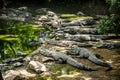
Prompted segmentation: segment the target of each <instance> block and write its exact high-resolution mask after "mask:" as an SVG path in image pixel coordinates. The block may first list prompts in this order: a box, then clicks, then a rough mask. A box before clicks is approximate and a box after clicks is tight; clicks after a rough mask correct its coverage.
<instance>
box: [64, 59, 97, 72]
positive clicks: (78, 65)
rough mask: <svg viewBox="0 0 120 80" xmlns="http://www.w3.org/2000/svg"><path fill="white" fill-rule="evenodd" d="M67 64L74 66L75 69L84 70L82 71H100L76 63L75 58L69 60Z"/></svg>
mask: <svg viewBox="0 0 120 80" xmlns="http://www.w3.org/2000/svg"><path fill="white" fill-rule="evenodd" d="M66 62H67V63H68V64H69V65H71V66H74V67H76V68H78V69H82V70H86V71H97V70H98V69H93V68H90V67H86V66H84V65H83V64H82V63H80V62H78V61H76V60H75V59H73V58H68V59H67V61H66Z"/></svg>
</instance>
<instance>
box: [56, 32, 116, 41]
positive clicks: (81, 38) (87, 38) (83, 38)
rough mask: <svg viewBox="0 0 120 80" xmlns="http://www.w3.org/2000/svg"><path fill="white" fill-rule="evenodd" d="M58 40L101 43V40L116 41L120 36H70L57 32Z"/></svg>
mask: <svg viewBox="0 0 120 80" xmlns="http://www.w3.org/2000/svg"><path fill="white" fill-rule="evenodd" d="M56 38H57V39H66V40H72V41H78V42H79V41H99V40H108V39H115V38H118V36H115V35H93V34H74V35H72V34H69V33H64V32H57V33H56Z"/></svg>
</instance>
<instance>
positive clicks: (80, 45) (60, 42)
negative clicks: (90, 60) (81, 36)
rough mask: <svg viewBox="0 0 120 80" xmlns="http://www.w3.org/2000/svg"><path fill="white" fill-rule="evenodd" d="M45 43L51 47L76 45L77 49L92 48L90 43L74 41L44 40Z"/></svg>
mask: <svg viewBox="0 0 120 80" xmlns="http://www.w3.org/2000/svg"><path fill="white" fill-rule="evenodd" d="M46 43H48V44H51V45H57V46H62V47H66V46H72V45H77V46H79V47H92V46H93V45H92V44H90V43H83V42H82V43H81V42H76V41H69V40H59V41H57V40H46Z"/></svg>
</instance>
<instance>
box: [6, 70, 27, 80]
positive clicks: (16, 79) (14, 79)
mask: <svg viewBox="0 0 120 80" xmlns="http://www.w3.org/2000/svg"><path fill="white" fill-rule="evenodd" d="M4 75H5V76H4V80H29V79H28V77H26V76H24V75H22V74H21V73H20V72H19V71H16V70H9V71H6V72H5V74H4Z"/></svg>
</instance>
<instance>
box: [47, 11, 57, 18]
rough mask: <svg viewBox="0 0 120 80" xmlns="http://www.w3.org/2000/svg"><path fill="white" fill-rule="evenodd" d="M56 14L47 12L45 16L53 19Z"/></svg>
mask: <svg viewBox="0 0 120 80" xmlns="http://www.w3.org/2000/svg"><path fill="white" fill-rule="evenodd" d="M55 15H56V14H55V13H54V12H52V11H48V12H47V16H49V17H53V16H55Z"/></svg>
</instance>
